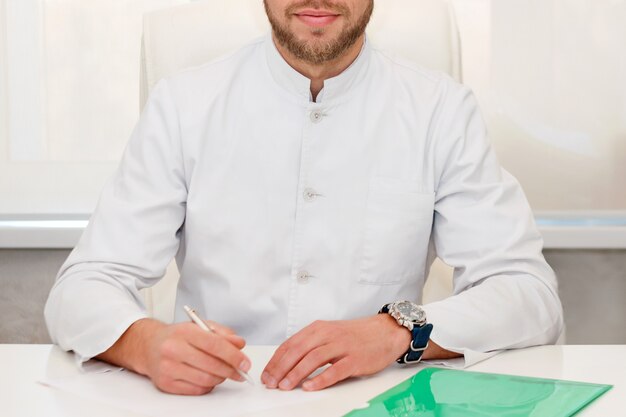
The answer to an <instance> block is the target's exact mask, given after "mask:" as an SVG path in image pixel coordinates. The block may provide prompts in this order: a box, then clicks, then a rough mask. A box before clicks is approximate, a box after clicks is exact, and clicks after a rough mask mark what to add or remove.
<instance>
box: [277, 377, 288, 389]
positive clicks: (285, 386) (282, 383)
mask: <svg viewBox="0 0 626 417" xmlns="http://www.w3.org/2000/svg"><path fill="white" fill-rule="evenodd" d="M278 388H280V389H290V388H291V381H290V380H288V379H287V378H285V379H283V380H282V381H280V384H278Z"/></svg>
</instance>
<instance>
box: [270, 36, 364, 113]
mask: <svg viewBox="0 0 626 417" xmlns="http://www.w3.org/2000/svg"><path fill="white" fill-rule="evenodd" d="M272 39H273V40H274V45H276V49H278V52H280V55H281V56H282V57H283V59H284V60H285V61H287V63H288V64H289V65H290V66H291V67H292V68H293V69H295V70H296V71H298V72H299V73H300V74H302V75H304V76H305V77H307V78H308V79H309V80H311V96H312V97H313V101H315V100H316V98H317V95H318V94H319V92H320V91H322V88H323V87H324V81H325V80H327V79H329V78H333V77H336V76H337V75H339V74H341V73H342V72H344V71H345V70H346V68H348V67H349V66H350V64H352V63H353V62H354V60H355V59H356V58H357V56H359V52H361V49H362V48H363V43H364V42H365V35H364V34H363V35H361V36H360V37H359V39H357V41H356V42H355V43H354V45H352V46H351V47H350V48H348V50H346V52H345V53H344V54H343V55H341V56H340V57H338V58H337V59H334V60H332V61H327V62H323V63H321V64H312V63H310V62H307V61H303V60H301V59H298V58H296V57H295V56H294V55H293V54H291V53H290V52H289V51H288V50H287V49H286V48H285V47H283V46H282V45H281V44H280V43H279V42H278V41H277V40H276V37H275V36H274V35H273V34H272Z"/></svg>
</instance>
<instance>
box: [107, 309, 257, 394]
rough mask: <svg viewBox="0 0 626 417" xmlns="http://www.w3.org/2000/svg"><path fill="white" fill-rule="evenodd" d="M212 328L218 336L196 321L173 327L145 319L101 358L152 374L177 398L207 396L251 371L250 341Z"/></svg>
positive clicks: (209, 323)
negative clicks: (246, 352)
mask: <svg viewBox="0 0 626 417" xmlns="http://www.w3.org/2000/svg"><path fill="white" fill-rule="evenodd" d="M207 324H208V325H210V326H212V327H213V328H214V329H215V331H216V332H217V333H208V332H205V331H204V330H202V329H200V328H199V327H198V326H197V325H196V324H194V323H191V322H190V323H178V324H170V325H168V324H164V323H162V322H159V321H157V320H153V319H141V320H138V321H136V322H135V323H133V324H132V325H131V326H130V327H129V328H128V330H126V332H125V333H124V334H123V335H122V336H121V337H120V338H119V339H118V340H117V342H115V344H114V345H113V346H111V347H110V348H109V349H108V350H107V351H105V352H103V353H102V354H100V355H98V358H99V359H102V360H104V361H107V362H110V363H113V364H116V365H119V366H123V367H125V368H127V369H130V370H132V371H135V372H137V373H140V374H143V375H146V376H148V377H149V378H150V379H151V380H152V382H153V383H154V385H155V386H156V387H157V388H159V389H160V390H161V391H164V392H168V393H171V394H183V395H202V394H206V393H208V392H211V391H212V390H213V388H215V387H216V386H217V385H219V384H221V383H222V382H224V380H225V379H227V378H229V379H232V380H235V381H243V378H242V377H241V376H240V375H239V374H238V373H237V371H235V369H241V370H242V371H244V372H248V370H249V369H250V366H251V362H250V359H248V357H246V355H244V354H243V352H241V349H242V348H243V347H244V346H245V341H244V339H243V338H241V337H240V336H237V335H236V334H235V333H234V332H233V331H232V330H231V329H229V328H227V327H224V326H221V325H219V324H216V323H213V322H207Z"/></svg>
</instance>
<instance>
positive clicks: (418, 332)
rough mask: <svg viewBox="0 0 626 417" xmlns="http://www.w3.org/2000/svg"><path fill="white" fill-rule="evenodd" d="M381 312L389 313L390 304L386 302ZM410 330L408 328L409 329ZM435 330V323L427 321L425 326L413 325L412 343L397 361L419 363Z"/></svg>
mask: <svg viewBox="0 0 626 417" xmlns="http://www.w3.org/2000/svg"><path fill="white" fill-rule="evenodd" d="M379 313H385V314H388V313H389V304H385V305H384V306H383V307H382V308H381V309H380V311H379ZM407 330H408V329H407ZM432 331H433V325H432V324H430V323H426V324H424V325H423V326H413V330H411V344H410V345H409V349H408V350H407V351H406V353H405V354H404V355H402V356H400V357H399V358H398V359H397V360H396V362H398V363H417V362H419V361H420V360H421V359H422V354H423V353H424V351H425V350H426V348H427V347H428V341H429V340H430V333H431V332H432Z"/></svg>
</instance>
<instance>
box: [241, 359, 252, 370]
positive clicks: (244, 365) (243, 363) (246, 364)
mask: <svg viewBox="0 0 626 417" xmlns="http://www.w3.org/2000/svg"><path fill="white" fill-rule="evenodd" d="M251 367H252V364H251V363H250V361H249V360H248V359H244V360H243V361H241V363H240V364H239V369H241V370H242V371H244V372H248V371H249V370H250V368H251Z"/></svg>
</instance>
